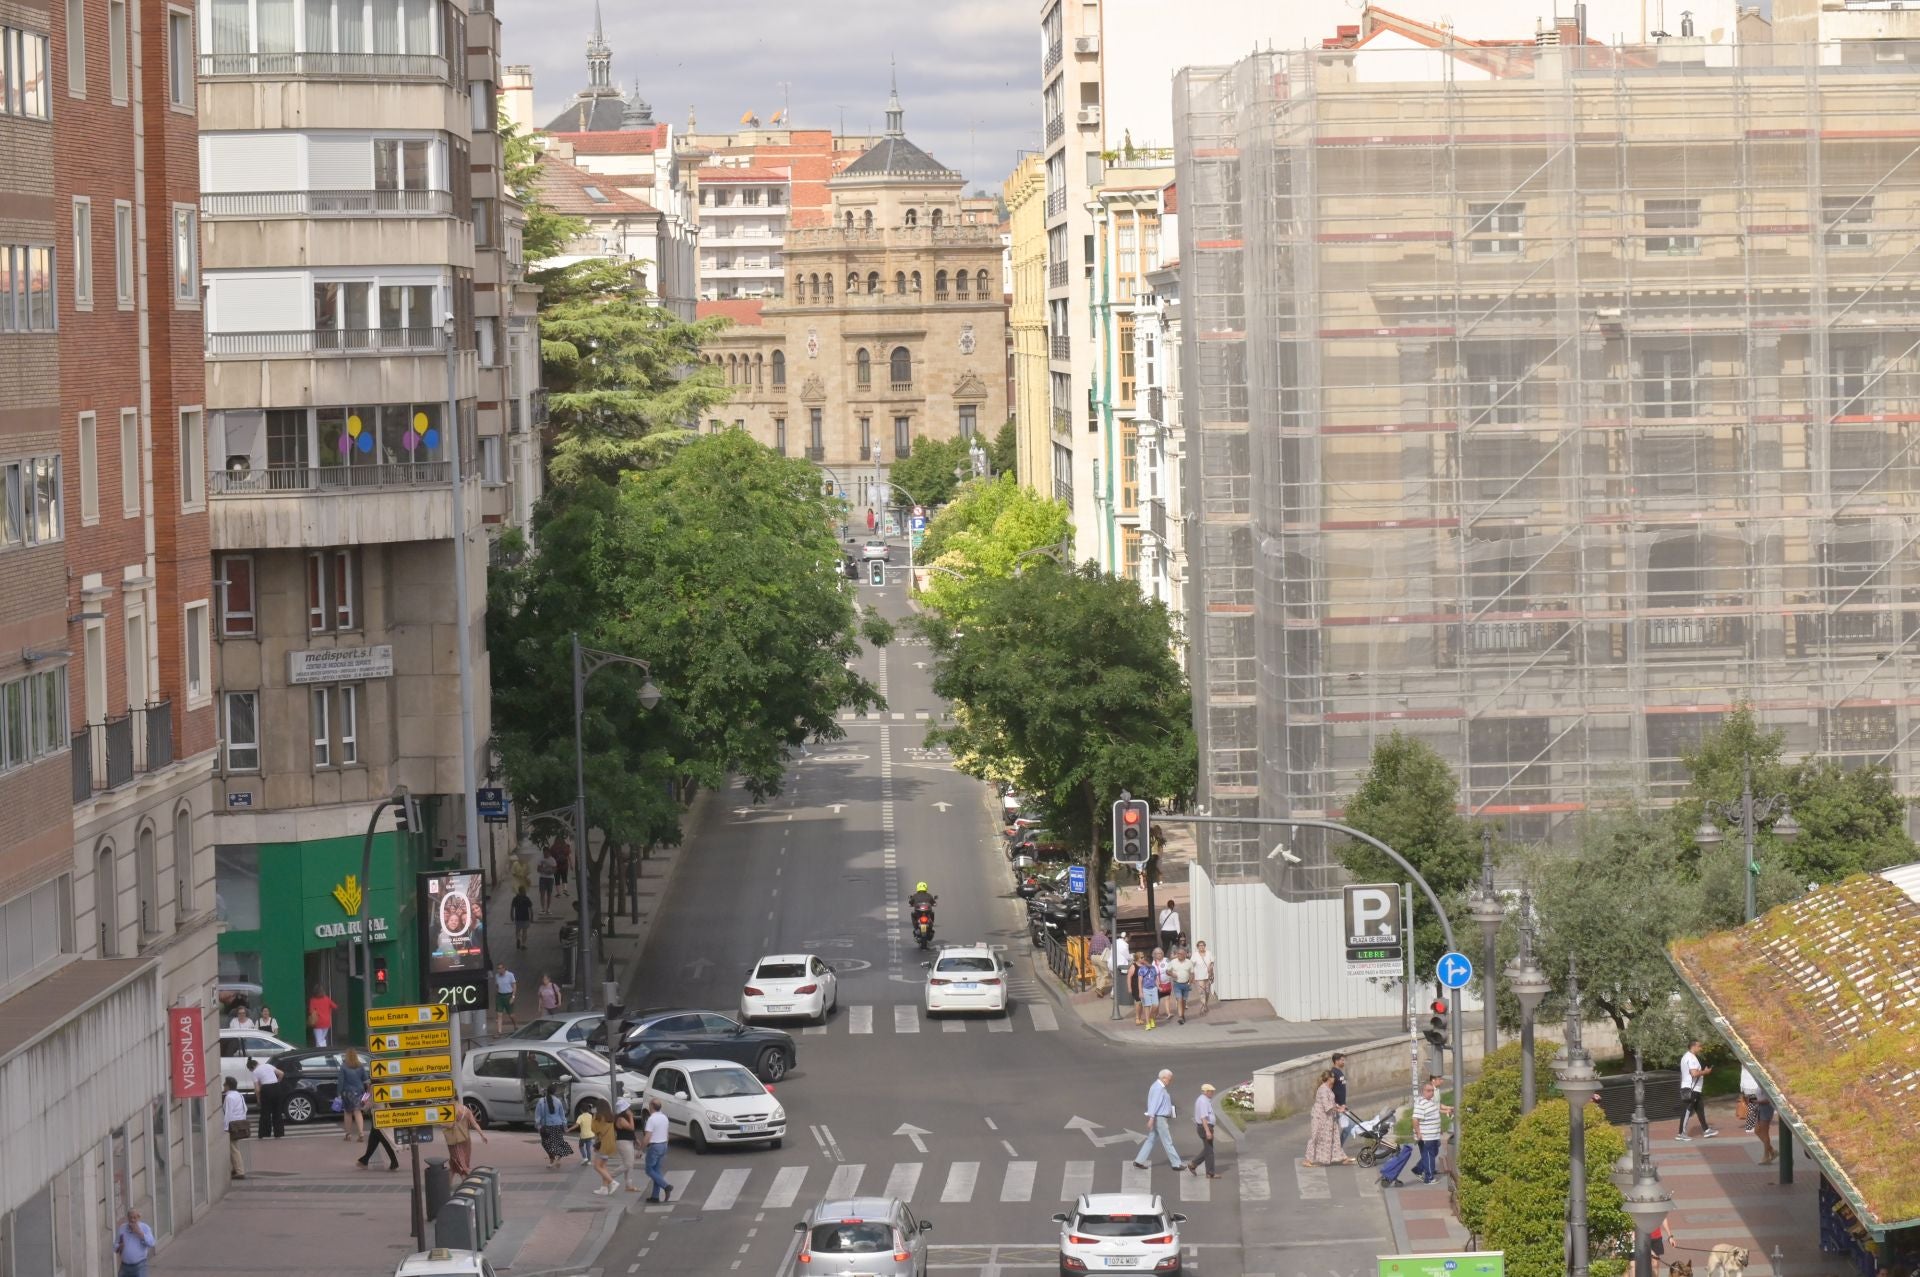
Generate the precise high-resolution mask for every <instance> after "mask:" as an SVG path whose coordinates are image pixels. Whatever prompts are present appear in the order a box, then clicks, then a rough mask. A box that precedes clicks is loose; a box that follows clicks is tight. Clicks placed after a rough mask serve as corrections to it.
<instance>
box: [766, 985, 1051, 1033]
mask: <svg viewBox="0 0 1920 1277" xmlns="http://www.w3.org/2000/svg"><path fill="white" fill-rule="evenodd" d="M1007 987H1008V990H1009V991H1010V993H1011V994H1012V996H1013V1000H1014V1001H1013V1009H1012V1010H1011V1011H1009V1012H1008V1013H1007V1014H1006V1015H994V1016H986V1017H979V1016H967V1017H965V1018H957V1017H955V1016H951V1015H947V1016H941V1017H940V1018H938V1019H937V1020H933V1021H932V1022H931V1023H928V1022H927V1021H928V1016H927V1013H926V1011H925V1010H923V1009H922V1008H921V1007H919V1006H917V1005H915V1004H913V1003H911V1002H900V1003H896V1004H894V1006H893V1007H892V1009H891V1010H886V1009H880V1010H879V1012H878V1013H877V1014H876V1008H874V1007H873V1006H871V1005H867V1004H861V1005H858V1006H843V1007H840V1008H838V1009H837V1010H836V1011H835V1012H834V1014H833V1018H832V1019H831V1020H829V1021H828V1022H827V1023H825V1024H810V1025H808V1026H806V1027H805V1028H803V1029H801V1030H800V1032H801V1035H802V1036H804V1037H825V1036H826V1035H828V1034H829V1033H845V1034H848V1035H850V1036H853V1037H864V1036H869V1035H872V1034H876V1033H888V1032H890V1033H895V1034H916V1033H920V1032H923V1031H924V1032H927V1033H1013V1032H1015V1031H1017V1030H1022V1029H1026V1030H1031V1031H1032V1032H1035V1033H1057V1032H1059V1031H1060V1016H1059V1014H1058V1013H1057V1012H1056V1011H1055V1010H1054V1008H1053V1004H1052V1003H1051V1002H1049V1001H1047V1000H1046V995H1045V994H1044V993H1042V992H1041V990H1040V988H1039V986H1037V985H1035V984H1034V983H1033V982H1032V981H1031V980H1028V979H1025V978H1023V977H1017V978H1015V979H1013V980H1010V981H1008V984H1007Z"/></svg>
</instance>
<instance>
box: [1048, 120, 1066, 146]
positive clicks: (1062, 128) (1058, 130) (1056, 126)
mask: <svg viewBox="0 0 1920 1277" xmlns="http://www.w3.org/2000/svg"><path fill="white" fill-rule="evenodd" d="M1066 131H1067V117H1066V116H1064V115H1056V116H1054V117H1053V118H1052V119H1051V120H1048V121H1047V141H1049V142H1057V141H1059V140H1060V135H1061V134H1062V133H1065V132H1066Z"/></svg>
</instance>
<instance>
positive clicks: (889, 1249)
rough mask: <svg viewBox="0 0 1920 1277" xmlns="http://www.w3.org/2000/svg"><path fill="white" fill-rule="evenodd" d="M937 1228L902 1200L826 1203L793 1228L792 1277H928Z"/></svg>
mask: <svg viewBox="0 0 1920 1277" xmlns="http://www.w3.org/2000/svg"><path fill="white" fill-rule="evenodd" d="M932 1228H933V1225H932V1224H931V1223H930V1222H929V1221H927V1220H924V1219H915V1218H914V1216H913V1211H912V1209H910V1208H909V1207H908V1206H907V1204H906V1203H905V1202H903V1201H901V1200H900V1199H899V1198H897V1197H842V1198H838V1199H835V1200H832V1201H825V1202H821V1203H820V1204H819V1205H818V1206H816V1207H814V1208H813V1209H812V1210H811V1211H809V1212H808V1213H807V1217H806V1218H805V1219H803V1220H801V1221H800V1222H799V1223H797V1224H795V1225H794V1226H793V1231H794V1232H796V1233H799V1234H800V1248H799V1250H798V1251H796V1252H795V1254H794V1258H793V1267H792V1269H791V1272H792V1275H793V1277H823V1275H825V1277H844V1275H845V1274H851V1273H861V1274H871V1275H872V1277H926V1273H927V1242H926V1235H927V1233H928V1232H929V1231H931V1230H932Z"/></svg>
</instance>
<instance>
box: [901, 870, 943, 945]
mask: <svg viewBox="0 0 1920 1277" xmlns="http://www.w3.org/2000/svg"><path fill="white" fill-rule="evenodd" d="M939 900H940V897H938V896H936V895H934V894H933V893H932V892H931V891H929V890H927V884H926V883H924V882H921V883H915V884H914V888H913V894H912V895H911V896H908V897H907V916H908V917H909V918H910V919H911V920H912V923H913V938H914V940H915V941H916V942H917V943H918V944H919V946H920V947H921V948H922V949H924V948H926V947H927V946H928V945H929V944H931V943H932V941H933V906H934V905H935V904H937V903H939Z"/></svg>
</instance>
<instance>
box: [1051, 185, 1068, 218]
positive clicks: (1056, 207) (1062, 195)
mask: <svg viewBox="0 0 1920 1277" xmlns="http://www.w3.org/2000/svg"><path fill="white" fill-rule="evenodd" d="M1066 211H1067V193H1066V191H1064V190H1059V191H1054V192H1053V193H1052V194H1050V195H1048V196H1047V216H1048V217H1058V216H1060V214H1062V213H1064V212H1066Z"/></svg>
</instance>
